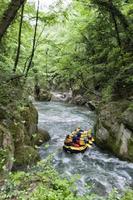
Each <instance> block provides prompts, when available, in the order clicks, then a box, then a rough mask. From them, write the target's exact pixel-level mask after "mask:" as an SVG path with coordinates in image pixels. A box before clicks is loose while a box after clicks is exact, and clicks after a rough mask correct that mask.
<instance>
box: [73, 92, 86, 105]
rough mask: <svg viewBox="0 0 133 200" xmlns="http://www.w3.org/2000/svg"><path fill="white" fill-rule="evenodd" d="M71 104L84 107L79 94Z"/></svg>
mask: <svg viewBox="0 0 133 200" xmlns="http://www.w3.org/2000/svg"><path fill="white" fill-rule="evenodd" d="M72 103H74V104H76V105H81V106H82V105H85V103H86V101H85V100H84V98H83V97H82V96H81V95H80V94H79V95H76V96H75V97H74V98H73V100H72Z"/></svg>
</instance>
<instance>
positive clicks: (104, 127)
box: [96, 102, 133, 161]
mask: <svg viewBox="0 0 133 200" xmlns="http://www.w3.org/2000/svg"><path fill="white" fill-rule="evenodd" d="M125 105H126V104H125V103H124V105H123V106H122V105H120V103H119V102H110V103H109V104H106V105H103V106H101V108H100V109H99V112H98V121H97V125H96V143H97V144H98V145H99V146H100V147H102V148H104V149H107V150H110V151H111V152H112V153H114V154H115V155H117V156H118V157H120V158H121V159H126V160H129V161H133V132H132V129H131V128H132V123H133V120H132V114H133V113H132V111H130V112H129V111H128V109H127V108H125ZM123 110H124V112H123ZM127 113H130V114H129V115H128V114H127ZM129 127H130V128H129Z"/></svg>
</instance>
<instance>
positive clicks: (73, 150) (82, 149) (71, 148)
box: [63, 144, 92, 153]
mask: <svg viewBox="0 0 133 200" xmlns="http://www.w3.org/2000/svg"><path fill="white" fill-rule="evenodd" d="M90 147H92V145H90V144H86V145H84V146H80V147H74V146H67V145H64V146H63V149H64V151H65V152H70V153H84V152H85V151H86V150H87V148H90Z"/></svg>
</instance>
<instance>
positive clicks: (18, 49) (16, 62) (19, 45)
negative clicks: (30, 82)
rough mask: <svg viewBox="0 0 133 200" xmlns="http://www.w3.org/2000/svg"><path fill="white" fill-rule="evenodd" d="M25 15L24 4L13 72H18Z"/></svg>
mask: <svg viewBox="0 0 133 200" xmlns="http://www.w3.org/2000/svg"><path fill="white" fill-rule="evenodd" d="M23 15H24V4H23V6H22V10H21V19H20V26H19V34H18V48H17V55H16V59H15V63H14V69H13V72H16V69H17V65H18V61H19V56H20V47H21V32H22V24H23Z"/></svg>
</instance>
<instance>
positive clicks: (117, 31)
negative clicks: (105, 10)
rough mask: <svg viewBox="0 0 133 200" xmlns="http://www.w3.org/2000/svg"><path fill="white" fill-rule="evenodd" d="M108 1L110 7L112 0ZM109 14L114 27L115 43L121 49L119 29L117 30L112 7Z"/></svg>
mask: <svg viewBox="0 0 133 200" xmlns="http://www.w3.org/2000/svg"><path fill="white" fill-rule="evenodd" d="M109 3H110V8H111V7H112V0H109ZM110 14H111V18H112V20H113V23H114V27H115V32H116V39H117V43H118V46H119V48H120V49H121V48H122V46H121V38H120V34H119V30H118V26H117V21H116V18H115V14H114V11H113V10H112V9H110Z"/></svg>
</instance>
